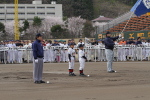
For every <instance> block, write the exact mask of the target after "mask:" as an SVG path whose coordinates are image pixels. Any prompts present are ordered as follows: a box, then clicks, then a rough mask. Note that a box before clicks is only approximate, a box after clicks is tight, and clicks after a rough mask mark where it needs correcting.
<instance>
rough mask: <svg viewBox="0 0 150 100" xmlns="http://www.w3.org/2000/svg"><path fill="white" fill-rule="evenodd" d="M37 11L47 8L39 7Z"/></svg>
mask: <svg viewBox="0 0 150 100" xmlns="http://www.w3.org/2000/svg"><path fill="white" fill-rule="evenodd" d="M37 9H45V7H37Z"/></svg>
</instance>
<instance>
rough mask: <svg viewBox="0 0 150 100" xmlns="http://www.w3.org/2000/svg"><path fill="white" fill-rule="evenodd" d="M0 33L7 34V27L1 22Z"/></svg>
mask: <svg viewBox="0 0 150 100" xmlns="http://www.w3.org/2000/svg"><path fill="white" fill-rule="evenodd" d="M0 32H5V25H4V24H3V23H1V22H0Z"/></svg>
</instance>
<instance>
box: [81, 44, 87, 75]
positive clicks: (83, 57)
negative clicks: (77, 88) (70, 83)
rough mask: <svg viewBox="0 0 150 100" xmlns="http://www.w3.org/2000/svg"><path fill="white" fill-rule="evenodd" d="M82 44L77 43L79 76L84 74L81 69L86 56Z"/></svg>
mask: <svg viewBox="0 0 150 100" xmlns="http://www.w3.org/2000/svg"><path fill="white" fill-rule="evenodd" d="M83 49H84V45H82V44H80V45H79V63H80V68H79V72H80V76H86V75H84V73H83V69H84V67H85V61H86V59H87V58H86V57H85V52H84V50H83Z"/></svg>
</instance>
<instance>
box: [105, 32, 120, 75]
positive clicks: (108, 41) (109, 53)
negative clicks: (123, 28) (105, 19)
mask: <svg viewBox="0 0 150 100" xmlns="http://www.w3.org/2000/svg"><path fill="white" fill-rule="evenodd" d="M121 37H122V35H121V34H120V35H119V36H117V37H111V33H110V32H107V33H106V38H105V40H104V43H105V48H106V50H105V53H106V59H107V71H108V73H115V72H116V71H114V70H113V69H112V63H113V59H114V52H113V49H114V46H115V43H114V41H116V40H117V39H118V38H121Z"/></svg>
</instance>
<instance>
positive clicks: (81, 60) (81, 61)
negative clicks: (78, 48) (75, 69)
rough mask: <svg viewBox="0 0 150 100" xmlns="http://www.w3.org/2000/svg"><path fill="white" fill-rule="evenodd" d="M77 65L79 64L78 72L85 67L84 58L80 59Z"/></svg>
mask: <svg viewBox="0 0 150 100" xmlns="http://www.w3.org/2000/svg"><path fill="white" fill-rule="evenodd" d="M79 63H80V68H79V70H83V69H84V67H85V59H84V58H80V59H79Z"/></svg>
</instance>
